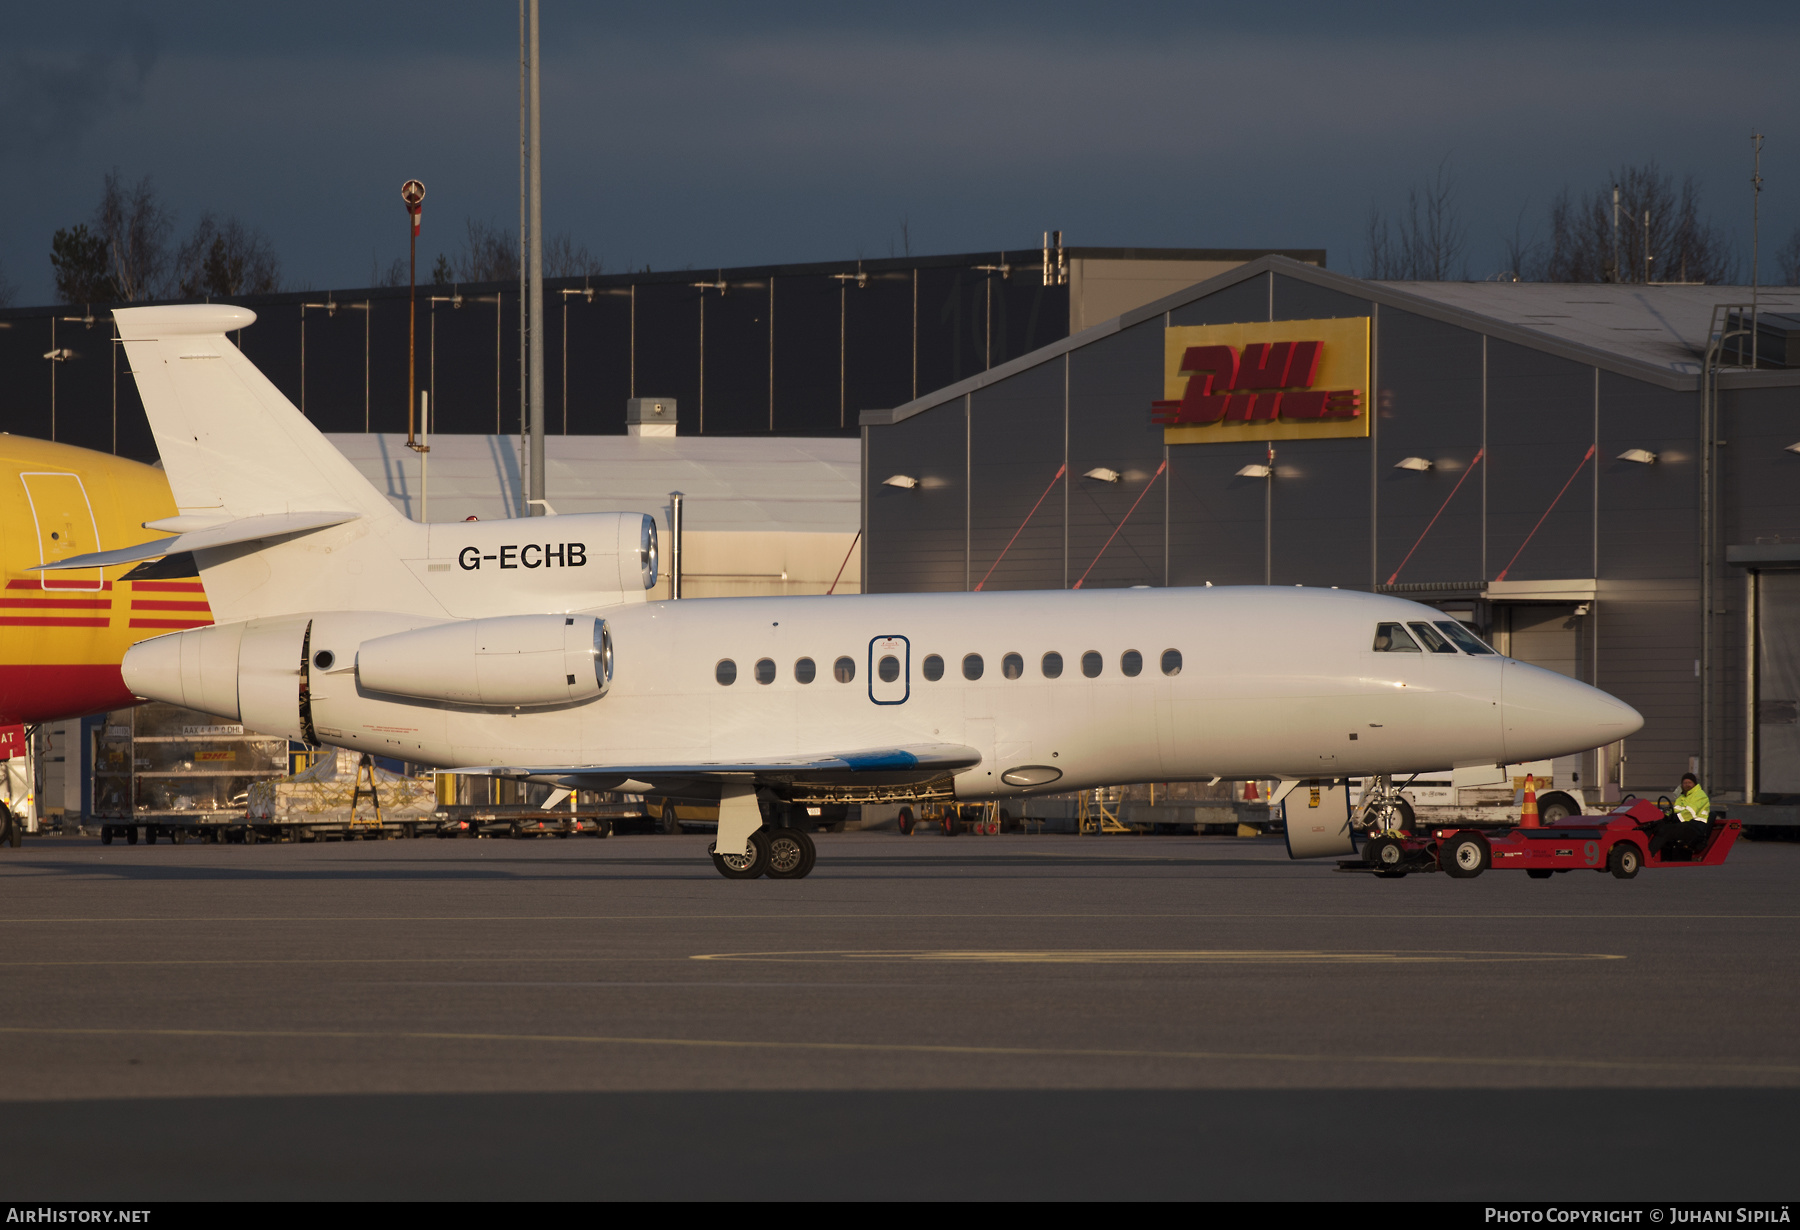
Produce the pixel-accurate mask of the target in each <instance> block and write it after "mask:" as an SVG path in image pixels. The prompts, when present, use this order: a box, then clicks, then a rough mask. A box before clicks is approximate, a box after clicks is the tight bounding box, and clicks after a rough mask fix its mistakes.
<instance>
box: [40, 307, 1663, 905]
mask: <svg viewBox="0 0 1800 1230" xmlns="http://www.w3.org/2000/svg"><path fill="white" fill-rule="evenodd" d="M114 315H115V317H116V319H117V321H118V326H119V332H120V336H121V338H122V340H123V342H124V345H125V348H126V351H127V353H128V354H129V356H130V359H131V369H132V372H133V374H134V376H135V378H136V380H137V382H138V388H139V391H140V392H141V394H142V396H143V402H144V408H145V410H146V411H147V413H148V415H149V419H150V425H151V428H152V430H153V431H154V432H155V435H156V442H157V446H158V449H159V450H160V452H161V454H162V462H163V466H164V468H165V469H166V470H167V472H168V476H169V483H170V486H171V488H172V490H173V492H174V496H175V502H176V504H177V506H178V508H179V515H178V516H176V517H173V518H166V519H163V520H161V521H159V522H158V523H157V528H160V529H163V530H165V531H167V532H169V533H170V535H171V536H169V537H165V538H160V539H157V540H155V541H152V542H149V543H145V544H142V545H140V546H135V547H128V548H121V549H117V550H111V551H98V552H93V553H90V554H86V555H83V556H79V557H74V558H68V559H62V560H59V561H56V562H55V563H52V564H50V565H47V567H50V568H80V567H90V568H91V567H96V566H101V567H107V566H116V565H122V564H127V563H134V562H137V561H141V560H144V559H149V558H154V557H157V556H163V555H172V554H176V553H185V552H191V553H192V555H193V559H194V562H195V564H196V565H197V567H198V570H199V573H200V576H201V578H202V580H203V582H204V584H205V587H206V594H207V597H208V599H209V600H210V602H211V604H212V611H213V617H214V619H215V620H216V621H217V623H216V624H214V625H213V626H211V627H206V628H195V629H190V630H187V631H181V632H173V633H170V634H168V635H165V636H159V637H156V638H154V639H152V640H148V641H144V642H142V643H141V644H139V645H137V646H135V647H133V648H132V649H131V650H130V651H129V653H127V655H126V657H125V661H124V667H123V669H124V678H125V682H126V685H127V686H128V687H129V688H130V689H131V690H132V692H133V693H135V694H136V695H138V696H141V697H147V698H153V699H157V700H164V701H170V702H173V703H176V704H181V705H186V706H188V707H190V708H195V709H200V710H203V711H205V712H208V713H216V714H221V715H224V716H226V717H228V718H230V719H232V720H234V721H241V722H243V723H244V724H246V725H247V726H250V727H253V728H255V729H258V730H262V731H266V732H268V733H271V734H285V735H287V736H289V737H291V738H300V739H305V740H307V741H308V742H312V743H324V744H333V745H337V746H340V747H346V748H350V749H353V750H360V751H366V752H374V753H379V754H382V755H387V756H395V757H403V758H405V759H407V760H410V761H414V762H417V763H422V764H428V765H438V766H442V767H445V768H453V769H455V770H456V771H457V772H475V773H488V774H498V775H504V776H510V777H515V778H520V779H524V780H528V781H532V782H540V783H547V784H550V785H553V786H557V787H562V788H565V789H588V790H617V789H624V790H646V789H654V790H656V791H658V792H662V793H668V794H676V795H684V794H685V795H688V796H697V795H698V796H707V797H716V798H717V799H718V800H719V804H720V808H719V831H718V838H717V841H716V844H715V846H714V848H713V851H712V857H713V861H714V864H715V866H716V867H717V868H718V870H719V871H720V872H721V873H722V874H724V875H726V876H728V877H745V876H755V875H759V874H764V873H767V874H771V875H794V874H804V873H805V871H806V870H807V869H809V868H810V867H811V865H812V860H811V857H810V851H808V850H805V849H803V848H802V846H801V845H799V844H796V843H799V842H801V840H802V839H801V838H796V837H794V836H793V834H794V833H795V832H796V830H791V829H787V828H784V827H779V826H769V825H767V824H765V819H764V815H763V811H762V806H763V805H768V806H769V807H770V809H771V811H772V812H774V813H778V812H779V809H780V808H781V807H782V805H783V804H784V803H792V802H796V801H798V802H818V801H844V800H879V799H890V800H892V799H915V798H933V797H936V798H950V797H954V798H956V799H994V798H1005V797H1009V796H1019V795H1029V794H1033V793H1042V792H1047V791H1069V790H1082V789H1087V788H1090V787H1095V786H1102V785H1111V784H1120V783H1127V782H1140V781H1171V780H1177V781H1179V780H1194V779H1207V778H1214V777H1223V778H1251V777H1258V778H1273V779H1280V780H1281V781H1282V782H1283V783H1284V787H1283V788H1284V789H1285V787H1286V786H1288V785H1291V784H1293V783H1294V782H1297V781H1303V780H1315V781H1317V780H1321V779H1323V780H1334V779H1343V778H1346V777H1349V776H1352V775H1357V776H1374V777H1375V778H1376V779H1377V782H1378V789H1377V790H1376V791H1375V792H1374V794H1373V796H1370V795H1368V794H1365V800H1364V802H1365V805H1367V810H1366V811H1365V813H1364V814H1365V815H1369V814H1378V813H1379V812H1380V807H1379V805H1380V804H1381V803H1382V802H1383V799H1384V798H1385V797H1386V794H1384V792H1387V793H1392V792H1393V787H1392V783H1391V777H1392V775H1395V774H1399V773H1404V772H1408V771H1415V770H1418V769H1421V768H1426V767H1441V766H1443V765H1446V764H1448V765H1454V766H1492V765H1495V764H1498V763H1512V762H1518V761H1522V760H1532V759H1541V758H1545V757H1552V756H1559V755H1565V754H1568V753H1571V752H1576V751H1581V750H1584V749H1588V748H1592V747H1597V746H1600V745H1602V744H1606V743H1610V742H1613V741H1615V740H1618V739H1621V738H1624V737H1625V736H1627V735H1629V734H1631V733H1633V732H1635V731H1636V730H1637V729H1638V728H1639V727H1640V726H1641V725H1642V724H1643V720H1642V718H1640V717H1639V715H1638V714H1637V712H1636V711H1634V710H1633V709H1631V708H1630V707H1628V706H1626V705H1624V704H1622V703H1620V702H1619V701H1616V700H1614V699H1613V698H1612V697H1610V696H1608V695H1606V694H1605V693H1603V692H1600V691H1598V690H1596V689H1594V688H1591V687H1588V686H1586V685H1584V684H1582V683H1579V682H1577V681H1575V680H1572V679H1568V678H1565V677H1564V676H1561V675H1558V674H1554V673H1552V672H1550V671H1545V670H1540V669H1537V668H1535V667H1532V666H1527V665H1524V664H1523V663H1519V662H1515V661H1511V660H1510V659H1506V658H1504V657H1502V656H1500V655H1498V654H1496V653H1494V652H1493V651H1492V650H1491V649H1489V648H1488V647H1487V646H1486V645H1483V644H1482V643H1481V642H1480V641H1479V640H1477V639H1476V638H1475V637H1474V636H1473V635H1471V634H1470V633H1469V632H1467V631H1466V630H1465V629H1463V628H1462V626H1461V625H1459V624H1456V623H1455V622H1454V621H1450V620H1447V619H1445V617H1444V615H1443V613H1442V612H1441V611H1438V610H1436V609H1434V608H1431V607H1427V606H1422V605H1419V604H1417V603H1413V602H1408V601H1405V600H1403V599H1400V598H1393V597H1388V596H1383V595H1372V594H1364V593H1354V592H1349V591H1338V590H1315V589H1300V588H1273V587H1254V588H1249V587H1246V588H1225V587H1220V588H1203V589H1151V590H1112V591H1059V592H1048V593H1043V592H1032V593H1000V594H986V593H957V594H897V595H858V596H849V597H800V598H742V599H711V600H706V601H684V602H650V601H648V600H647V597H646V594H645V591H646V590H647V589H648V588H649V587H650V586H652V585H653V584H654V583H655V581H656V570H657V537H656V525H655V522H654V521H653V520H652V519H651V518H650V517H648V516H642V515H637V514H583V515H578V516H545V517H533V518H522V519H516V520H506V521H487V522H459V523H453V524H418V523H415V522H413V521H410V520H408V519H407V518H406V517H404V516H402V515H401V514H400V513H398V512H397V511H396V510H395V509H394V508H393V507H392V506H391V505H390V504H389V503H388V501H387V500H386V499H384V498H383V497H382V495H381V494H380V493H379V492H377V491H376V490H375V489H374V488H373V487H371V486H370V485H369V484H368V483H367V482H366V481H364V480H363V478H362V477H361V476H360V475H359V474H358V473H357V472H356V471H355V470H354V469H353V468H352V467H351V465H350V463H349V462H348V461H346V460H345V459H344V457H343V456H342V455H341V454H340V453H338V451H337V450H336V449H335V448H333V447H332V445H331V444H330V443H329V442H328V441H327V440H326V439H325V438H324V437H323V436H321V435H320V434H319V432H318V431H317V430H315V429H314V428H313V426H312V424H310V423H309V422H307V420H306V419H305V418H304V417H302V416H301V414H300V413H299V412H298V411H297V410H295V409H294V407H293V406H292V405H291V404H290V403H289V402H288V400H287V399H286V398H285V397H284V396H283V395H282V394H281V393H280V392H279V391H278V390H277V389H276V388H275V386H274V385H273V384H271V383H270V382H269V381H268V379H267V378H265V377H264V376H263V374H262V373H261V372H260V371H258V370H257V369H256V367H255V366H254V365H252V364H251V363H250V361H249V360H248V359H246V358H245V357H244V356H243V354H242V353H241V352H240V351H239V350H238V348H237V347H236V346H234V345H232V343H231V342H230V340H229V339H228V338H227V336H226V335H227V333H229V332H231V331H233V330H237V329H243V328H246V327H248V326H249V325H251V323H252V322H253V321H254V320H255V315H254V314H253V313H251V312H250V311H248V310H246V309H244V308H238V307H230V306H224V305H217V304H209V305H192V306H179V307H150V308H125V309H120V310H119V311H117V312H116V313H115V314H114ZM1371 797H1372V799H1373V803H1372V804H1371V803H1370V802H1369V800H1370V798H1371ZM1389 801H1390V802H1391V800H1389ZM1390 810H1391V808H1390ZM784 841H785V842H786V843H787V844H785V845H783V844H781V843H782V842H784ZM1290 845H1291V846H1292V845H1293V839H1292V838H1291V837H1290ZM778 847H779V848H778ZM1350 848H1351V837H1350V834H1349V832H1348V830H1347V828H1346V830H1345V831H1344V832H1341V833H1332V834H1326V835H1325V838H1324V839H1323V840H1319V841H1315V842H1314V843H1313V844H1312V845H1311V846H1310V847H1307V848H1304V849H1303V848H1297V847H1296V848H1294V852H1295V853H1296V854H1334V853H1347V852H1348V851H1349V849H1350Z"/></svg>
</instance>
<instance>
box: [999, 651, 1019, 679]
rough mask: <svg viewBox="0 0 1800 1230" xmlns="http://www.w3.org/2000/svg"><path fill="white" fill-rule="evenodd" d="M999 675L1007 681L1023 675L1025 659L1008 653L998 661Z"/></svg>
mask: <svg viewBox="0 0 1800 1230" xmlns="http://www.w3.org/2000/svg"><path fill="white" fill-rule="evenodd" d="M1000 673H1001V674H1002V675H1005V676H1006V677H1007V678H1008V679H1017V678H1018V677H1019V676H1020V675H1023V674H1024V673H1025V659H1024V658H1021V657H1020V656H1019V655H1018V654H1016V653H1009V654H1007V655H1006V656H1005V657H1004V658H1001V659H1000Z"/></svg>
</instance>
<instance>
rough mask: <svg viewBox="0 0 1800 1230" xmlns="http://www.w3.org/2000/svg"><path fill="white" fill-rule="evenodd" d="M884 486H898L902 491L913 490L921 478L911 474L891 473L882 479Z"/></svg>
mask: <svg viewBox="0 0 1800 1230" xmlns="http://www.w3.org/2000/svg"><path fill="white" fill-rule="evenodd" d="M881 485H882V486H883V487H898V488H900V489H901V490H902V491H911V490H912V489H913V488H914V487H917V486H918V485H919V480H918V479H916V478H914V477H913V476H912V475H910V474H890V475H888V476H887V477H886V478H884V479H882V480H881Z"/></svg>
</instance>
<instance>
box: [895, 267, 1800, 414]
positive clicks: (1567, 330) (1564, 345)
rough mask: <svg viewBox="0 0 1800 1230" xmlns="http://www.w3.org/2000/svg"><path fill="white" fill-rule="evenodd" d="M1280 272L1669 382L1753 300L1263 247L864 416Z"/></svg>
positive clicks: (945, 393) (1783, 305)
mask: <svg viewBox="0 0 1800 1230" xmlns="http://www.w3.org/2000/svg"><path fill="white" fill-rule="evenodd" d="M1277 273H1278V274H1280V275H1281V276H1282V277H1284V278H1292V279H1294V280H1296V281H1301V282H1310V283H1312V284H1314V285H1316V286H1322V287H1325V288H1328V289H1330V290H1335V291H1338V292H1340V293H1342V294H1345V295H1352V296H1355V297H1357V298H1361V299H1366V300H1368V301H1370V302H1373V303H1377V304H1383V305H1386V306H1389V307H1394V308H1398V309H1399V310H1401V311H1406V312H1412V313H1415V314H1417V315H1420V316H1426V317H1430V318H1432V319H1434V320H1441V321H1444V322H1446V323H1448V324H1453V325H1458V326H1460V327H1462V328H1465V329H1472V330H1475V331H1477V332H1480V333H1485V334H1487V335H1488V336H1490V337H1497V338H1502V339H1504V340H1506V341H1510V342H1516V343H1518V344H1519V345H1521V346H1529V347H1531V348H1532V349H1535V350H1543V351H1547V352H1549V353H1552V354H1557V355H1560V356H1562V357H1564V358H1568V359H1572V360H1574V361H1575V362H1577V363H1586V364H1592V365H1593V366H1595V367H1599V368H1603V369H1605V370H1608V371H1614V372H1618V373H1620V374H1622V375H1626V376H1630V377H1632V378H1634V379H1638V380H1643V381H1646V382H1648V383H1651V384H1657V385H1661V386H1662V387H1664V388H1669V389H1686V390H1696V389H1698V388H1699V384H1700V376H1699V373H1700V361H1701V359H1702V357H1703V355H1704V347H1705V343H1706V333H1707V330H1708V327H1709V326H1710V324H1711V321H1712V312H1713V307H1714V305H1716V304H1739V303H1748V302H1749V301H1750V288H1749V287H1747V286H1654V285H1623V286H1612V285H1603V284H1597V283H1542V282H1371V281H1365V280H1363V279H1361V278H1353V277H1350V276H1349V275H1347V274H1342V273H1333V272H1331V271H1330V270H1327V269H1320V268H1317V267H1315V266H1313V265H1306V264H1301V263H1300V262H1298V261H1294V260H1290V259H1288V258H1287V257H1283V256H1264V257H1260V258H1258V259H1256V260H1253V261H1250V262H1248V263H1246V264H1243V265H1239V266H1238V267H1237V268H1236V269H1232V270H1230V271H1228V272H1226V273H1222V274H1220V275H1219V276H1217V277H1214V278H1208V279H1207V280H1206V281H1204V282H1199V283H1196V284H1195V285H1193V286H1190V287H1187V288H1186V289H1185V290H1181V291H1177V292H1176V293H1174V294H1172V295H1168V296H1165V297H1164V298H1161V299H1158V300H1156V301H1155V302H1154V303H1148V304H1145V305H1144V306H1143V307H1141V308H1137V309H1134V310H1133V311H1130V312H1126V313H1125V314H1123V315H1122V316H1118V317H1116V318H1114V319H1112V320H1108V321H1103V322H1101V323H1100V324H1097V325H1094V326H1093V327H1092V328H1089V329H1084V330H1082V331H1081V332H1080V333H1076V334H1072V335H1071V336H1069V337H1067V338H1064V339H1062V340H1061V341H1057V342H1052V343H1051V344H1050V345H1048V346H1044V347H1040V348H1039V349H1037V350H1034V351H1032V352H1031V353H1030V354H1024V355H1020V356H1019V357H1018V358H1016V359H1012V360H1010V361H1009V362H1006V363H1003V364H1001V365H999V366H998V367H995V368H992V369H991V370H989V371H985V372H982V373H980V374H979V375H976V376H971V377H969V378H968V379H966V380H961V381H958V382H957V383H955V384H952V385H947V386H946V387H944V388H941V389H938V390H936V391H935V392H933V393H929V394H927V395H926V396H924V397H921V398H918V399H917V400H914V401H910V402H907V403H906V404H904V405H901V406H896V407H894V408H893V409H891V410H865V411H863V412H862V417H861V422H862V424H863V425H864V426H872V427H879V426H885V425H887V424H891V423H898V422H900V421H902V420H903V419H908V418H911V417H912V416H913V415H915V414H919V413H921V412H922V411H925V410H929V409H931V407H933V406H938V405H942V404H944V403H945V402H948V401H954V400H955V399H957V398H959V397H962V396H963V395H965V394H967V393H972V392H974V391H975V390H977V389H981V388H985V387H986V386H988V385H990V384H995V383H998V382H999V381H1002V380H1005V379H1007V378H1008V377H1010V376H1013V375H1016V374H1017V373H1019V372H1022V371H1025V370H1027V369H1029V368H1032V367H1035V366H1037V365H1038V364H1040V363H1044V362H1046V361H1048V360H1050V359H1053V358H1056V357H1058V356H1060V355H1063V354H1066V353H1068V352H1070V351H1073V350H1079V349H1080V348H1081V347H1083V346H1086V345H1089V344H1090V343H1093V342H1096V341H1099V340H1100V339H1102V338H1105V337H1109V336H1111V335H1112V334H1114V333H1117V332H1119V331H1120V330H1121V329H1128V328H1130V327H1132V326H1133V325H1138V324H1142V323H1143V322H1144V321H1146V320H1150V319H1152V318H1154V317H1157V316H1161V315H1162V314H1163V313H1165V312H1170V311H1174V310H1175V309H1178V308H1181V307H1183V306H1185V305H1186V304H1189V303H1192V302H1194V301H1195V300H1197V299H1204V298H1206V297H1207V296H1208V295H1212V294H1216V293H1217V292H1219V291H1221V290H1224V289H1226V288H1227V287H1230V286H1235V285H1237V284H1238V283H1240V282H1245V281H1249V280H1250V279H1252V278H1259V277H1264V276H1267V275H1270V274H1277ZM1759 303H1760V304H1762V305H1764V310H1767V311H1770V312H1775V313H1800V290H1796V289H1795V288H1794V287H1774V288H1766V289H1764V290H1763V291H1762V292H1761V295H1760V299H1759ZM1719 380H1720V384H1721V385H1722V386H1723V387H1728V388H1738V387H1749V386H1764V385H1777V386H1791V385H1796V384H1800V369H1789V370H1780V371H1754V372H1753V371H1744V370H1731V371H1727V372H1724V373H1722V374H1721V376H1720V377H1719Z"/></svg>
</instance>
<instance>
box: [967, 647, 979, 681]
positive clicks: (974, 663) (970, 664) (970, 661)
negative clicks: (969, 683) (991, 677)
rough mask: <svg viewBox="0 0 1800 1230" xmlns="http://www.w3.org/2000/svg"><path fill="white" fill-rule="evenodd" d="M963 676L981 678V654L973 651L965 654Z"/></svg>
mask: <svg viewBox="0 0 1800 1230" xmlns="http://www.w3.org/2000/svg"><path fill="white" fill-rule="evenodd" d="M963 678H964V679H979V678H981V655H980V654H978V653H971V654H965V655H964V656H963Z"/></svg>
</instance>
